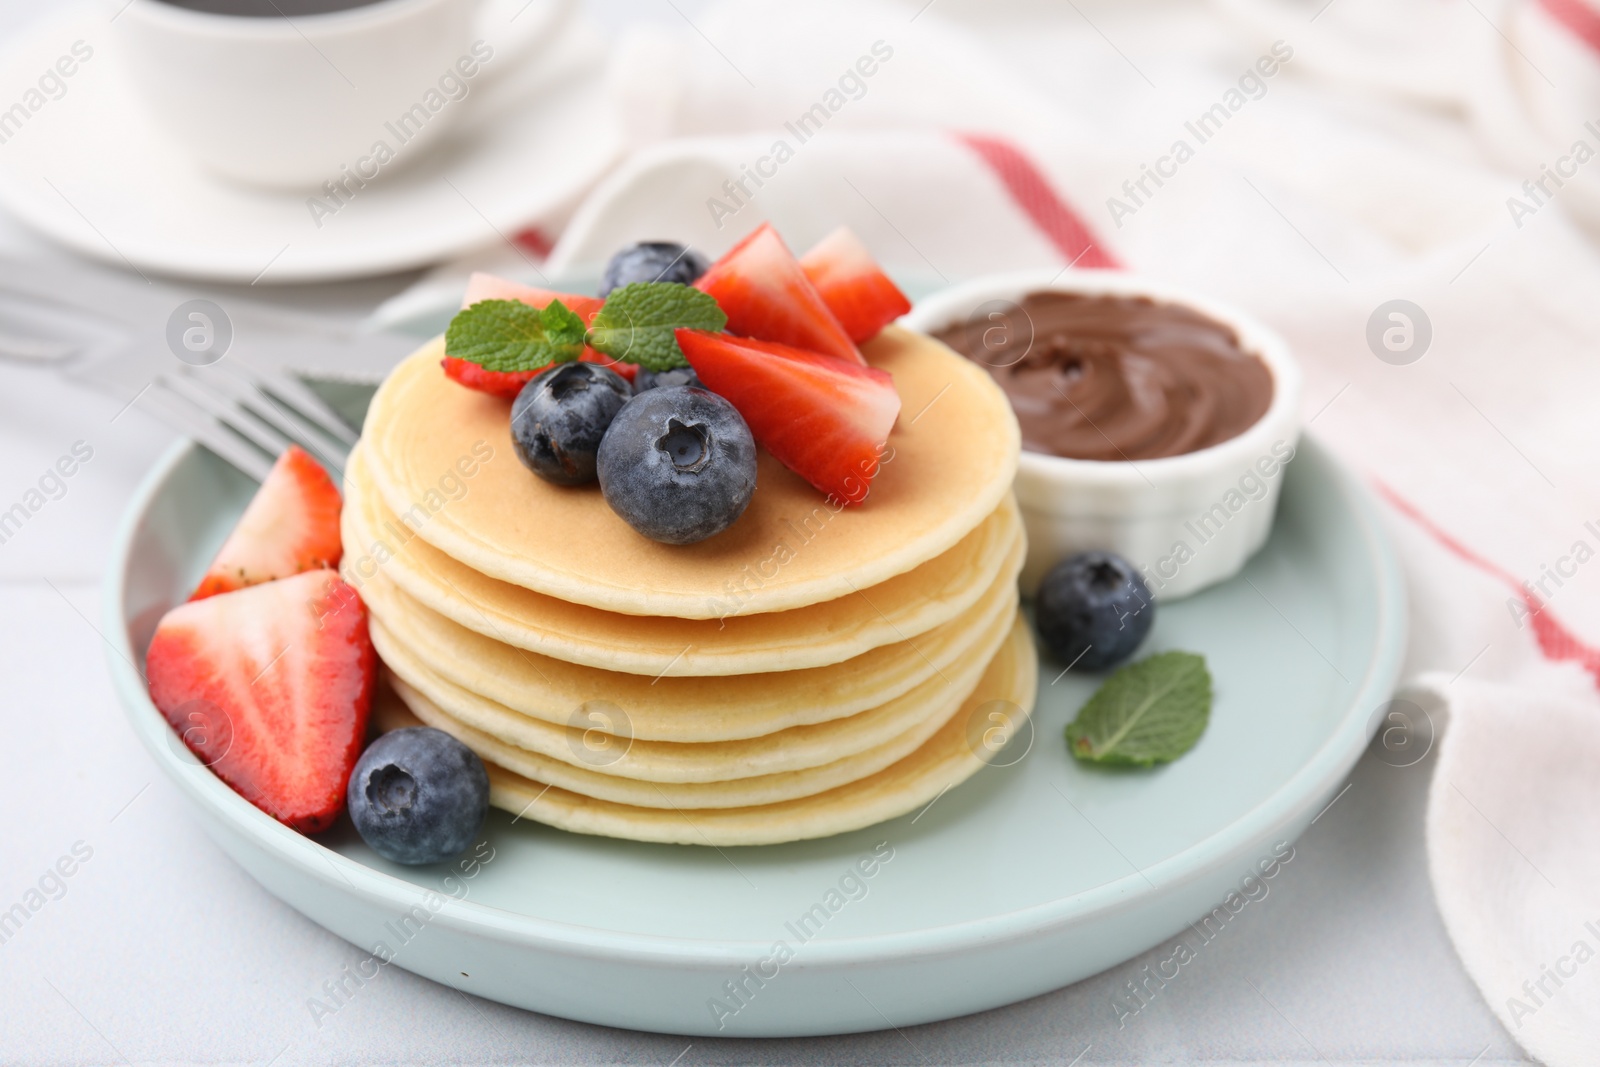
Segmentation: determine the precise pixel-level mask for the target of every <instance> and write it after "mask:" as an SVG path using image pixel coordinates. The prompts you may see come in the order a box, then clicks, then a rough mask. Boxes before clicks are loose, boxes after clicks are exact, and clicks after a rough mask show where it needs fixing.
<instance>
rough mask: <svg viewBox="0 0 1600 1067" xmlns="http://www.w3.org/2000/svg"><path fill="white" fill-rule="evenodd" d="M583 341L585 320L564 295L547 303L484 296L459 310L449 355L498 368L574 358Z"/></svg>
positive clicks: (447, 340)
mask: <svg viewBox="0 0 1600 1067" xmlns="http://www.w3.org/2000/svg"><path fill="white" fill-rule="evenodd" d="M583 345H584V326H583V320H582V319H580V318H579V317H578V316H577V314H576V313H574V312H573V311H571V310H570V309H569V308H568V307H567V306H566V305H565V304H563V303H562V302H561V301H559V300H552V301H551V302H550V304H549V305H548V306H547V307H545V308H543V309H540V308H536V307H530V306H529V305H527V304H524V303H522V302H521V301H520V300H480V301H478V302H477V303H476V304H473V305H472V306H471V307H469V308H464V309H463V310H461V311H459V312H457V313H456V316H455V318H453V319H451V320H450V326H449V328H447V329H446V330H445V333H444V351H445V355H447V356H453V357H455V358H456V359H464V360H467V361H468V362H471V363H476V364H478V365H479V366H480V367H482V368H483V369H484V370H492V371H525V370H537V369H538V368H540V367H546V366H549V365H550V364H552V363H570V362H571V361H573V360H575V359H577V358H578V354H579V353H581V352H582V351H583Z"/></svg>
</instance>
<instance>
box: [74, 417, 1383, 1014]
mask: <svg viewBox="0 0 1600 1067" xmlns="http://www.w3.org/2000/svg"><path fill="white" fill-rule="evenodd" d="M1286 477H1287V482H1286V485H1285V487H1284V494H1283V499H1282V502H1281V505H1280V511H1279V516H1278V521H1277V526H1276V529H1275V532H1274V534H1273V536H1272V539H1271V540H1270V542H1269V543H1268V544H1267V546H1266V548H1265V549H1264V550H1263V551H1262V552H1261V553H1260V554H1259V555H1258V556H1256V558H1255V559H1254V560H1252V561H1251V562H1250V564H1249V565H1248V566H1247V567H1246V569H1245V571H1244V572H1243V573H1242V574H1241V575H1240V576H1239V577H1237V578H1235V579H1234V580H1233V581H1231V582H1228V583H1226V584H1224V585H1220V586H1217V587H1214V588H1212V589H1209V590H1207V591H1206V592H1204V593H1202V594H1200V595H1198V596H1195V597H1193V598H1191V599H1188V600H1185V601H1180V602H1177V603H1173V604H1163V605H1162V607H1161V611H1160V615H1159V617H1158V620H1157V623H1156V626H1155V630H1154V632H1153V634H1152V635H1151V637H1150V639H1149V641H1148V644H1147V647H1146V649H1145V650H1144V651H1147V652H1149V651H1159V650H1163V649H1173V648H1180V649H1190V650H1193V651H1197V652H1201V653H1204V654H1205V656H1206V658H1207V659H1208V661H1209V662H1210V666H1211V670H1212V672H1213V675H1214V677H1215V680H1216V705H1215V708H1214V711H1213V714H1212V719H1211V725H1210V727H1209V729H1208V730H1207V731H1206V734H1205V736H1204V737H1202V738H1201V740H1200V742H1199V744H1198V745H1197V746H1196V747H1195V748H1194V750H1193V751H1192V752H1190V753H1189V754H1188V755H1186V756H1185V757H1183V758H1182V759H1181V760H1179V761H1177V762H1176V763H1174V764H1172V765H1170V766H1166V767H1162V768H1159V769H1156V770H1133V771H1127V770H1119V771H1109V770H1102V769H1098V768H1095V767H1090V766H1085V765H1083V764H1080V763H1077V762H1075V761H1074V760H1073V759H1072V758H1071V757H1069V756H1068V754H1067V751H1066V744H1065V741H1064V740H1063V736H1062V730H1063V727H1064V726H1065V725H1066V723H1067V722H1068V721H1069V720H1070V719H1071V718H1072V717H1073V715H1074V714H1075V713H1076V711H1077V709H1078V707H1079V705H1080V704H1081V703H1082V702H1083V701H1084V700H1085V699H1086V698H1087V697H1088V695H1089V693H1090V692H1091V691H1092V690H1093V688H1094V686H1095V684H1096V683H1095V680H1094V679H1092V678H1079V677H1062V678H1058V677H1057V675H1058V672H1059V671H1060V667H1059V666H1057V665H1053V664H1050V663H1048V662H1046V663H1045V664H1044V666H1043V667H1042V668H1041V676H1040V699H1039V705H1038V710H1037V712H1036V714H1035V716H1034V720H1035V722H1036V724H1037V729H1036V730H1035V731H1034V732H1033V733H1032V734H1031V735H1030V734H1026V733H1025V734H1022V735H1020V736H1019V737H1017V738H1016V739H1014V741H1013V743H1012V746H1011V747H1008V748H1007V749H1005V750H1004V751H1003V752H1002V753H1001V755H1000V758H999V760H998V762H997V763H996V765H994V766H990V767H988V768H986V769H985V770H983V771H982V772H981V773H980V774H979V775H978V776H977V777H976V778H974V779H973V780H971V781H970V782H968V783H967V784H965V785H963V786H962V787H960V788H959V789H955V790H952V791H951V792H950V793H948V794H946V795H945V796H942V797H940V798H939V799H938V800H937V801H935V802H934V803H933V804H932V805H931V806H930V807H929V808H926V809H924V810H923V811H922V812H920V813H918V814H915V815H908V816H905V817H902V818H900V819H896V820H894V821H893V822H888V823H884V824H882V825H879V826H875V827H872V828H870V829H867V830H862V831H859V832H856V833H851V834H845V835H842V836H839V837H834V838H829V839H826V840H822V841H807V842H802V843H799V844H792V845H782V846H769V847H762V848H727V849H720V850H719V849H714V848H697V847H674V846H660V845H645V844H636V843H633V842H627V841H613V840H607V839H603V838H595V837H582V836H578V835H574V834H567V833H563V832H561V831H557V830H552V829H549V828H547V827H544V826H539V825H536V824H532V823H530V822H527V821H523V822H520V823H514V822H513V820H512V819H511V817H510V816H508V815H505V814H502V813H499V812H496V813H493V814H492V815H491V816H490V820H489V824H488V826H487V828H486V835H487V842H488V844H487V846H486V847H485V848H484V849H483V850H482V852H481V853H480V855H479V858H478V859H477V860H476V861H473V860H470V859H469V860H468V861H467V862H466V863H465V864H460V865H439V866H435V867H425V868H404V867H399V866H396V865H394V864H390V863H387V862H385V861H383V860H381V859H379V858H378V857H377V856H376V855H374V854H373V853H372V852H371V851H370V850H369V849H368V848H367V847H366V846H365V845H364V844H363V843H362V842H361V841H360V839H359V838H358V837H357V836H356V835H355V833H354V832H353V830H351V828H350V827H349V824H348V822H347V821H346V822H343V823H341V824H340V825H339V826H336V827H335V828H334V829H333V830H331V831H329V832H328V833H326V834H323V835H321V836H320V837H317V838H308V837H303V836H301V835H300V834H297V833H295V832H294V831H292V830H289V829H288V828H286V827H284V826H282V825H280V824H279V823H277V822H275V821H274V820H272V819H271V818H269V817H267V816H266V815H263V814H262V813H261V812H259V811H257V810H256V809H255V808H253V807H252V806H251V805H249V804H248V803H246V802H245V801H244V800H242V799H240V798H239V797H238V796H237V795H235V794H234V793H233V792H232V791H231V790H230V789H229V788H228V787H227V786H225V785H223V784H222V782H221V781H220V780H218V779H217V778H216V777H214V776H213V775H212V774H211V772H210V771H208V770H206V769H205V768H204V767H202V766H201V765H200V764H199V763H198V762H197V761H196V760H195V758H194V757H193V756H192V755H190V753H189V751H188V749H187V748H185V747H184V745H183V744H182V742H181V741H179V740H178V739H177V737H176V736H175V735H174V734H173V732H172V731H171V730H170V729H169V728H168V726H167V724H166V721H165V720H164V719H163V718H162V716H161V715H160V713H159V712H157V711H156V709H155V707H154V706H153V705H152V704H151V703H150V701H149V699H148V697H147V696H146V693H145V687H144V684H143V682H142V681H141V679H140V677H139V674H138V673H137V672H136V671H135V670H134V669H133V668H132V667H131V666H130V665H129V663H130V662H133V663H139V662H142V660H143V654H144V650H145V648H146V645H147V644H148V642H149V639H150V635H151V633H152V631H153V629H154V627H155V624H156V622H157V620H158V619H159V618H160V616H161V614H162V612H164V611H165V610H166V609H167V608H169V607H170V606H172V605H173V604H175V603H177V602H179V601H180V600H182V598H183V596H184V595H185V593H186V591H187V590H188V589H190V588H191V587H192V586H193V584H194V583H195V581H196V580H197V579H198V577H199V575H200V573H201V571H202V570H203V569H204V566H205V564H206V562H207V560H208V559H209V558H210V555H211V553H212V552H213V551H214V550H215V548H216V546H217V545H218V544H219V542H220V541H221V539H222V537H223V536H224V535H225V533H226V531H227V530H228V528H229V527H230V526H231V524H232V523H233V521H234V519H235V518H236V517H237V516H238V514H239V512H240V511H241V509H242V508H243V507H244V504H245V502H246V501H247V500H248V498H249V496H250V493H251V492H252V490H253V488H254V486H253V485H252V484H251V483H250V482H249V481H248V480H247V479H246V478H245V477H243V476H242V475H240V474H238V473H237V472H235V471H234V470H233V469H232V468H231V467H229V466H227V465H226V464H224V463H223V462H221V461H220V460H217V459H216V458H215V457H213V456H212V455H211V454H209V453H208V452H205V451H203V450H201V449H199V448H197V447H191V446H188V445H185V446H181V447H178V448H176V449H174V450H173V451H172V452H171V453H169V454H168V455H167V456H166V457H165V459H164V460H163V461H162V463H161V464H160V465H159V466H158V467H157V468H156V469H155V470H154V471H152V472H151V473H150V475H149V477H148V478H147V479H146V481H145V484H144V486H143V488H142V490H141V491H140V493H139V495H138V497H137V498H136V499H135V501H134V503H133V505H132V507H131V509H130V510H129V513H128V515H127V516H126V518H125V520H124V522H123V526H122V530H121V533H120V535H119V536H118V539H117V546H116V549H115V556H114V558H113V561H112V566H111V571H110V574H111V578H110V580H109V581H108V582H107V586H106V589H107V592H106V601H105V613H106V632H107V633H108V634H109V635H110V640H111V642H112V644H113V645H114V646H115V653H116V654H113V655H110V656H109V657H108V659H109V661H110V666H111V672H112V674H113V676H114V678H115V680H116V684H117V688H118V691H119V693H120V695H121V697H122V700H123V702H124V704H125V705H126V706H127V710H128V716H129V719H130V721H131V722H132V724H133V728H134V730H135V732H136V733H137V734H138V735H139V737H140V739H141V740H142V741H143V742H144V744H145V747H146V748H147V749H148V750H149V752H150V754H151V756H152V757H153V758H154V759H155V761H156V762H157V763H158V764H160V765H161V767H162V769H163V770H164V771H165V772H166V774H167V775H168V776H169V777H170V778H171V779H172V780H173V782H175V783H176V784H177V785H178V787H179V788H180V789H181V790H182V791H183V792H184V793H185V794H186V795H187V796H188V797H189V798H190V800H192V801H193V803H194V811H195V813H196V815H197V817H198V818H199V819H200V821H201V823H202V824H203V825H204V827H205V828H206V830H207V832H208V833H209V834H210V835H211V837H212V838H213V839H214V840H215V841H216V842H217V843H218V844H219V845H220V846H221V847H222V848H223V849H224V850H225V851H226V852H228V854H229V855H231V856H233V858H234V859H235V860H237V861H238V862H239V863H240V865H242V866H243V867H244V868H245V869H246V870H248V871H249V872H250V873H251V874H252V875H253V876H254V877H255V878H256V879H257V880H258V881H260V883H261V884H262V885H263V886H264V887H266V889H267V890H268V891H269V892H271V893H273V894H275V895H277V896H278V897H280V898H282V899H283V900H284V901H286V902H288V903H289V904H290V905H292V906H293V907H295V908H297V909H299V910H300V911H302V912H304V913H305V914H306V915H307V916H309V917H310V918H311V919H313V920H314V921H316V922H318V923H320V924H321V925H323V926H325V927H326V928H327V929H329V930H331V931H333V932H334V933H335V934H337V935H339V936H340V937H343V938H345V939H346V940H349V941H351V942H353V943H354V944H356V945H358V946H360V947H361V948H362V949H364V950H367V951H374V950H376V949H378V947H379V946H380V945H381V946H382V952H380V953H379V954H380V955H383V956H390V957H392V960H393V964H394V965H397V966H400V967H403V968H405V969H406V970H409V971H414V972H416V973H417V974H421V975H425V976H427V977H429V978H431V979H434V980H435V981H439V982H443V983H445V984H447V985H451V986H455V987H457V988H459V989H462V990H464V991H466V992H468V993H473V994H476V995H479V996H484V997H489V998H491V999H493V1000H498V1001H503V1002H505V1003H507V1004H514V1005H519V1006H521V1007H525V1008H529V1009H533V1010H535V1011H541V1012H547V1013H550V1014H553V1015H561V1016H565V1017H568V1018H572V1019H581V1020H585V1021H589V1022H595V1023H604V1024H608V1025H612V1026H622V1027H630V1028H634V1029H642V1030H659V1031H670V1032H674V1033H682V1034H718V1033H721V1034H724V1035H745V1036H776V1035H797V1034H823V1033H843V1032H849V1031H857V1030H876V1029H882V1028H886V1027H888V1026H891V1025H893V1026H906V1025H909V1024H912V1023H920V1022H926V1021H929V1020H935V1019H943V1018H948V1017H951V1016H955V1015H962V1014H965V1013H968V1012H974V1011H981V1010H983V1009H985V1008H991V1007H995V1006H997V1005H1001V1004H1006V1003H1009V1002H1012V1001H1016V1000H1020V999H1023V998H1025V997H1030V996H1033V995H1035V994H1038V993H1042V992H1045V991H1046V990H1050V989H1053V988H1056V987H1058V986H1062V985H1066V984H1067V983H1070V982H1074V981H1077V980H1078V979H1080V978H1083V977H1086V976H1088V975H1091V974H1094V973H1095V972H1097V971H1100V970H1103V969H1105V968H1107V967H1110V966H1112V965H1114V964H1116V963H1119V962H1121V961H1123V960H1125V959H1128V958H1129V957H1131V956H1133V955H1135V954H1137V953H1139V952H1142V951H1143V950H1145V949H1147V948H1149V947H1151V946H1153V945H1155V944H1156V943H1158V942H1160V941H1162V940H1164V939H1165V938H1167V937H1168V936H1169V935H1171V934H1173V933H1175V932H1176V931H1178V930H1180V929H1181V928H1183V927H1184V926H1185V925H1186V924H1187V923H1189V922H1190V921H1191V920H1195V919H1197V918H1198V917H1200V916H1202V915H1204V914H1206V913H1208V912H1210V911H1211V910H1212V909H1213V908H1215V907H1217V906H1218V905H1219V904H1221V903H1223V902H1224V900H1225V899H1226V898H1227V897H1228V895H1229V893H1230V892H1233V891H1237V890H1239V888H1240V886H1241V883H1242V882H1243V880H1244V879H1245V878H1246V877H1247V876H1251V875H1253V874H1254V873H1255V872H1256V871H1257V870H1258V866H1259V865H1260V864H1261V863H1262V862H1263V861H1270V860H1271V858H1272V856H1273V852H1274V847H1275V846H1276V845H1277V844H1278V843H1280V842H1289V841H1293V839H1294V838H1295V837H1296V835H1298V834H1299V833H1300V832H1301V831H1302V830H1304V829H1305V827H1306V826H1307V825H1308V824H1309V823H1310V821H1311V820H1312V819H1313V818H1314V817H1315V816H1316V815H1317V813H1318V812H1319V811H1320V810H1321V808H1322V807H1323V806H1324V805H1325V804H1326V803H1327V802H1328V801H1329V800H1330V799H1331V798H1332V797H1333V796H1334V794H1335V792H1336V791H1337V790H1338V789H1339V787H1340V785H1341V783H1342V782H1343V781H1344V779H1345V777H1346V775H1347V774H1348V773H1349V771H1350V769H1351V767H1352V765H1353V764H1354V763H1355V762H1356V759H1357V758H1358V757H1359V756H1360V755H1361V752H1362V750H1363V748H1364V747H1365V746H1366V744H1367V741H1368V739H1369V737H1370V736H1371V734H1372V732H1373V730H1374V728H1375V725H1376V721H1377V718H1378V715H1379V712H1380V709H1381V707H1382V705H1383V704H1384V702H1385V701H1386V700H1387V699H1388V696H1389V693H1390V690H1391V688H1392V686H1393V684H1394V682H1395V679H1396V675H1397V672H1398V669H1399V666H1400V660H1401V653H1402V645H1403V640H1404V632H1405V628H1404V622H1405V601H1404V590H1403V587H1402V583H1401V577H1400V573H1399V570H1398V568H1397V566H1396V564H1395V560H1394V557H1393V554H1392V552H1391V550H1390V548H1389V546H1388V544H1387V542H1386V540H1385V537H1384V534H1383V531H1382V528H1381V526H1380V523H1379V519H1378V516H1377V513H1376V511H1375V509H1374V507H1373V505H1372V503H1371V501H1370V500H1369V498H1368V495H1367V493H1366V492H1365V490H1364V489H1362V488H1361V487H1360V486H1359V485H1358V484H1356V483H1355V482H1354V481H1353V480H1352V479H1351V478H1350V477H1348V476H1347V475H1346V474H1345V473H1343V472H1342V471H1341V470H1340V469H1339V468H1338V467H1337V466H1336V464H1335V463H1334V462H1333V460H1332V459H1331V458H1330V457H1329V455H1328V453H1327V452H1326V451H1324V450H1323V449H1322V448H1321V447H1319V446H1318V445H1317V444H1316V443H1315V442H1314V441H1309V440H1308V441H1306V442H1305V443H1304V444H1303V446H1302V447H1301V450H1300V453H1299V456H1298V458H1297V459H1296V460H1295V461H1294V463H1293V464H1291V465H1290V467H1289V468H1288V473H1287V476H1286ZM124 657H126V658H124ZM1001 764H1009V765H1005V766H1002V765H1001ZM875 852H876V856H877V858H876V859H872V857H873V855H874V853H875ZM864 858H866V859H864ZM868 860H871V861H870V862H868ZM863 870H869V871H870V872H871V875H870V877H868V876H866V875H863V874H862V873H861V872H862V871H863ZM1250 885H1253V883H1251V884H1250ZM1250 885H1247V886H1246V887H1245V888H1246V889H1249V888H1250ZM261 951H262V952H270V951H272V948H271V946H270V945H268V944H266V943H263V944H262V946H261ZM377 966H378V964H377V963H375V962H374V963H372V964H370V965H368V969H369V970H370V969H374V968H376V967H377Z"/></svg>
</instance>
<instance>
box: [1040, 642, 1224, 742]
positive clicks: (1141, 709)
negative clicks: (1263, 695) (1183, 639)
mask: <svg viewBox="0 0 1600 1067" xmlns="http://www.w3.org/2000/svg"><path fill="white" fill-rule="evenodd" d="M1210 719H1211V672H1210V671H1209V670H1207V669H1206V661H1205V657H1203V656H1197V655H1195V654H1194V653H1193V652H1163V653H1160V654H1159V655H1155V656H1151V657H1149V658H1148V659H1143V660H1140V661H1139V662H1138V663H1130V664H1128V665H1127V666H1126V667H1123V668H1122V669H1121V670H1119V671H1117V672H1116V673H1115V674H1113V675H1112V676H1111V677H1110V678H1107V679H1106V681H1105V684H1104V685H1102V686H1101V687H1100V688H1099V689H1098V690H1096V691H1095V694H1094V696H1092V697H1090V698H1089V700H1088V702H1087V703H1085V704H1084V705H1083V707H1082V708H1080V709H1079V710H1078V717H1077V718H1076V719H1073V720H1072V722H1071V723H1069V724H1068V725H1067V747H1068V748H1069V749H1071V751H1072V754H1073V755H1074V756H1076V757H1077V758H1078V759H1081V760H1087V761H1089V762H1091V763H1105V764H1115V765H1120V766H1133V767H1149V766H1153V765H1154V764H1157V763H1166V762H1170V761H1171V760H1175V759H1177V758H1178V757H1179V756H1181V755H1183V754H1184V753H1185V752H1187V751H1189V750H1190V749H1191V748H1193V747H1194V744H1195V742H1196V741H1198V740H1200V735H1201V734H1203V733H1205V730H1206V724H1207V723H1208V722H1209V721H1210Z"/></svg>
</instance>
